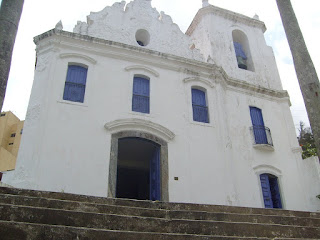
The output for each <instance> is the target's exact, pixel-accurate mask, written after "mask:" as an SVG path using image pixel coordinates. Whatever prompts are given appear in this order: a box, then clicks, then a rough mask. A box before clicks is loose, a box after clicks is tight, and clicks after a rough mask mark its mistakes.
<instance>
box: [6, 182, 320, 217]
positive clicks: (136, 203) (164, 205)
mask: <svg viewBox="0 0 320 240" xmlns="http://www.w3.org/2000/svg"><path fill="white" fill-rule="evenodd" d="M0 193H3V194H12V195H20V196H31V197H42V198H48V199H60V200H70V201H77V202H89V203H97V204H108V205H115V206H128V207H139V208H147V209H165V210H188V211H204V212H215V213H217V212H232V213H238V214H260V215H277V216H293V217H307V218H309V217H311V218H319V219H320V213H315V212H303V211H291V210H282V209H264V208H248V207H234V206H223V205H208V204H192V203H173V202H158V201H144V200H132V199H120V198H104V197H93V196H86V195H76V194H70V193H62V192H47V191H35V190H27V189H18V188H7V187H0Z"/></svg>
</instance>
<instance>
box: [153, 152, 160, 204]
mask: <svg viewBox="0 0 320 240" xmlns="http://www.w3.org/2000/svg"><path fill="white" fill-rule="evenodd" d="M160 198H161V192H160V146H156V149H155V151H154V154H153V156H152V158H151V160H150V200H153V201H155V200H161V199H160Z"/></svg>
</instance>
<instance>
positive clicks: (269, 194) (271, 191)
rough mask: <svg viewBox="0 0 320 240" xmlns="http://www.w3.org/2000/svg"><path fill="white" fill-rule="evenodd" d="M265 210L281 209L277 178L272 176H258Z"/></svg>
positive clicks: (264, 174) (265, 174)
mask: <svg viewBox="0 0 320 240" xmlns="http://www.w3.org/2000/svg"><path fill="white" fill-rule="evenodd" d="M260 182H261V189H262V195H263V201H264V206H265V208H282V203H281V196H280V190H279V183H278V178H277V177H276V176H274V175H272V174H267V173H263V174H261V175H260Z"/></svg>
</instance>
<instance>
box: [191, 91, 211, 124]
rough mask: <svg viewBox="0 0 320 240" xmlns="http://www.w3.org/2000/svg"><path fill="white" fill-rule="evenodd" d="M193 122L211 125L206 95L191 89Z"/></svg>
mask: <svg viewBox="0 0 320 240" xmlns="http://www.w3.org/2000/svg"><path fill="white" fill-rule="evenodd" d="M191 93H192V111H193V121H196V122H204V123H209V116H208V107H207V102H206V93H205V92H204V91H201V90H199V89H194V88H192V89H191Z"/></svg>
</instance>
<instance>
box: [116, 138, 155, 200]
mask: <svg viewBox="0 0 320 240" xmlns="http://www.w3.org/2000/svg"><path fill="white" fill-rule="evenodd" d="M160 196H161V195H160V145H158V144H157V143H154V142H152V141H150V140H147V139H143V138H137V137H127V138H120V139H119V140H118V161H117V181H116V197H117V198H130V199H140V200H146V199H148V200H160Z"/></svg>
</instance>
